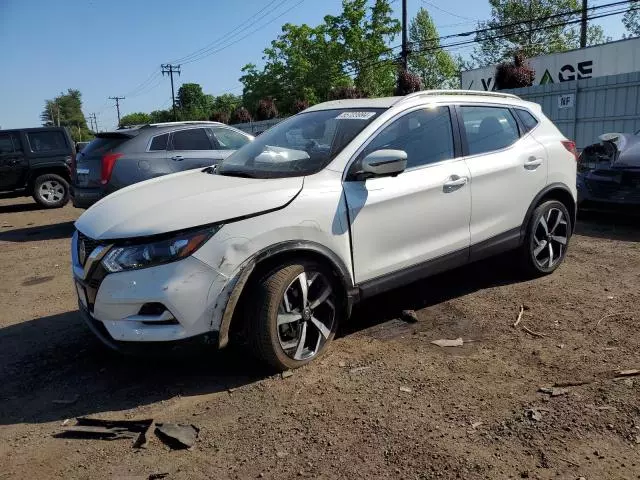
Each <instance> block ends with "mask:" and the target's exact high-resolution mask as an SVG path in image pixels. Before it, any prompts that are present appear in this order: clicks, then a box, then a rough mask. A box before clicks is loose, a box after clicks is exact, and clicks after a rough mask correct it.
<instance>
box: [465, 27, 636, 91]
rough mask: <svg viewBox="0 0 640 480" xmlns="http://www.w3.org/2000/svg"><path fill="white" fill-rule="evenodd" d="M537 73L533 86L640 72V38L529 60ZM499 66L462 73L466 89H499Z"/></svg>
mask: <svg viewBox="0 0 640 480" xmlns="http://www.w3.org/2000/svg"><path fill="white" fill-rule="evenodd" d="M529 63H530V64H531V67H532V68H533V69H534V70H535V72H536V77H535V80H534V82H533V84H534V85H548V84H551V83H563V82H571V81H573V80H584V79H587V78H595V77H604V76H607V75H617V74H620V73H631V72H638V71H640V38H632V39H629V40H620V41H618V42H610V43H606V44H604V45H598V46H595V47H588V48H582V49H579V50H571V51H569V52H564V53H554V54H553V55H544V56H541V57H535V58H531V59H529ZM495 71H496V66H495V65H493V66H490V67H485V68H478V69H475V70H469V71H466V72H462V74H461V80H462V88H463V89H466V90H486V91H491V90H495V89H496V85H495V83H496V82H495V77H494V75H495Z"/></svg>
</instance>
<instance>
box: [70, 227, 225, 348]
mask: <svg viewBox="0 0 640 480" xmlns="http://www.w3.org/2000/svg"><path fill="white" fill-rule="evenodd" d="M72 252H73V253H72V262H73V267H72V268H73V276H74V281H75V282H76V283H77V284H79V285H80V290H81V291H84V292H86V294H87V306H86V307H84V305H83V302H80V306H81V308H80V310H81V313H83V315H84V316H85V317H86V319H87V320H89V321H88V323H89V325H90V326H92V328H91V329H92V330H93V331H94V333H96V335H97V336H98V337H99V338H101V339H102V340H103V342H104V343H106V344H107V345H108V346H110V347H113V346H114V345H115V344H117V343H118V342H171V341H177V340H183V339H187V338H190V337H195V336H198V335H202V334H209V333H211V332H215V331H217V329H218V328H219V325H220V321H221V316H222V311H221V309H220V308H219V306H218V303H219V302H218V297H219V296H220V294H221V292H223V290H224V288H225V285H226V284H227V280H228V279H227V277H225V276H223V275H221V274H220V273H218V272H217V271H216V270H215V269H213V268H211V267H210V266H208V265H206V264H204V263H203V262H201V261H200V260H198V259H196V258H194V257H187V258H185V259H183V260H180V261H177V262H172V263H168V264H165V265H158V266H156V267H150V268H144V269H140V270H131V271H126V272H118V273H112V274H108V275H106V276H104V274H103V273H100V272H99V269H100V268H101V267H100V265H97V266H94V268H93V270H92V271H89V272H87V273H86V274H85V272H84V269H83V268H82V267H81V266H80V263H79V262H78V259H77V254H76V252H77V233H76V234H74V236H73V240H72ZM102 277H103V278H102ZM150 304H154V305H156V306H157V305H158V304H160V305H162V306H164V308H165V310H164V311H163V312H158V311H155V312H152V314H148V313H146V312H145V310H144V308H143V307H144V306H148V305H150ZM114 342H115V343H114ZM110 343H112V344H110Z"/></svg>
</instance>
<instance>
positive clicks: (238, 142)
mask: <svg viewBox="0 0 640 480" xmlns="http://www.w3.org/2000/svg"><path fill="white" fill-rule="evenodd" d="M210 130H211V132H212V133H213V136H214V137H215V139H216V140H217V142H218V145H220V148H221V149H222V150H238V149H239V148H240V147H242V146H244V145H246V144H247V143H249V139H248V138H247V137H245V136H244V135H242V134H241V133H238V132H236V131H233V130H231V129H230V128H211V129H210Z"/></svg>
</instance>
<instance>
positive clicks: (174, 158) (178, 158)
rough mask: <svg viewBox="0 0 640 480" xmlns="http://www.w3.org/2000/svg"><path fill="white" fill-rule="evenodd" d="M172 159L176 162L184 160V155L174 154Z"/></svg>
mask: <svg viewBox="0 0 640 480" xmlns="http://www.w3.org/2000/svg"><path fill="white" fill-rule="evenodd" d="M171 160H173V161H174V162H181V161H182V160H184V157H183V156H182V155H174V156H173V157H171Z"/></svg>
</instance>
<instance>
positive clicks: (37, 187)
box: [33, 173, 69, 208]
mask: <svg viewBox="0 0 640 480" xmlns="http://www.w3.org/2000/svg"><path fill="white" fill-rule="evenodd" d="M33 199H34V200H35V201H36V202H38V203H39V204H40V205H42V206H43V207H45V208H60V207H64V206H65V205H66V204H67V202H68V201H69V184H68V183H67V181H66V180H65V179H64V178H62V177H61V176H59V175H55V174H53V173H47V174H45V175H40V176H39V177H38V178H36V180H35V182H34V183H33Z"/></svg>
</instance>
